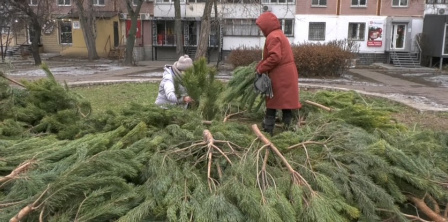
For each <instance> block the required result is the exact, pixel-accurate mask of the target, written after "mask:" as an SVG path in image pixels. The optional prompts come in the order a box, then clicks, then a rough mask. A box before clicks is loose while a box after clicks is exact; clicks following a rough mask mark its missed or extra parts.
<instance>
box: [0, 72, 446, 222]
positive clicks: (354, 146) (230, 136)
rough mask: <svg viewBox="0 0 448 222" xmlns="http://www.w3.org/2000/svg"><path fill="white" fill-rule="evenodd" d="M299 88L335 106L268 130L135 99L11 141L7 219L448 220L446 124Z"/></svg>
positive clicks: (4, 160) (3, 216) (3, 188)
mask: <svg viewBox="0 0 448 222" xmlns="http://www.w3.org/2000/svg"><path fill="white" fill-rule="evenodd" d="M251 75H253V73H251ZM301 96H302V97H303V99H305V100H308V99H309V100H313V101H316V102H319V103H320V104H322V105H325V106H328V107H331V108H332V109H331V110H332V111H331V112H328V111H325V110H322V109H320V108H318V107H315V106H304V109H303V110H301V111H300V112H303V114H302V115H303V116H306V125H304V126H301V128H300V129H299V130H297V131H282V132H279V133H276V134H275V135H274V136H273V137H266V136H265V135H264V134H263V133H261V132H260V131H259V129H258V126H257V125H256V124H254V123H257V122H259V121H260V120H259V119H255V118H251V117H250V116H245V118H246V119H245V121H244V122H243V121H225V122H223V121H213V122H212V124H211V125H203V124H201V121H202V119H203V116H202V114H201V113H200V112H197V111H196V110H183V109H176V108H174V109H170V110H162V109H160V108H158V107H156V106H154V105H146V106H144V105H139V104H131V105H130V107H129V108H128V109H125V110H124V111H122V112H119V113H114V112H108V113H107V114H104V115H101V117H100V116H94V115H93V116H92V117H90V118H86V119H87V120H83V121H81V122H80V123H79V124H80V125H82V126H84V127H81V128H80V129H82V130H84V131H83V132H84V133H83V134H78V135H82V136H79V138H74V139H73V140H60V139H59V138H58V137H57V136H56V135H57V134H54V133H48V134H45V135H39V136H38V137H37V136H32V137H28V138H22V139H16V138H13V137H9V138H4V139H2V140H0V176H1V177H0V221H8V220H9V221H383V220H384V221H385V220H389V221H408V220H420V221H425V220H431V221H444V220H446V219H447V213H448V211H447V210H446V207H447V200H448V192H447V188H446V185H447V181H448V174H447V172H448V164H446V158H447V157H448V156H447V153H448V152H447V149H448V143H447V141H448V134H447V133H446V132H431V131H419V130H412V131H411V130H408V129H407V128H406V127H404V126H403V125H401V124H399V123H396V122H394V121H392V119H391V118H390V112H391V111H393V110H390V109H387V108H385V107H382V106H381V105H378V104H375V105H372V104H373V103H372V102H371V101H370V100H369V99H368V98H364V97H362V96H360V95H358V94H356V93H354V92H342V93H341V92H326V91H321V92H317V93H313V94H304V93H302V95H301ZM336 98H337V99H336ZM201 101H202V100H201ZM232 101H234V100H232ZM246 104H247V103H246ZM222 118H223V117H222V116H219V115H217V116H216V117H215V118H214V119H213V120H218V119H219V120H222ZM232 118H236V117H232ZM2 123H3V122H2ZM87 126H89V127H87Z"/></svg>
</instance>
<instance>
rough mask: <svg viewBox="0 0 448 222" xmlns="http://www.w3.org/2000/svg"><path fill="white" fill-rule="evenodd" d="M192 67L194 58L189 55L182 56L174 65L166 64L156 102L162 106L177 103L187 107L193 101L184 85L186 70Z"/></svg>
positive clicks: (166, 106)
mask: <svg viewBox="0 0 448 222" xmlns="http://www.w3.org/2000/svg"><path fill="white" fill-rule="evenodd" d="M191 67H193V60H191V58H190V57H189V56H188V55H183V56H181V57H180V58H179V60H177V61H176V62H175V63H174V64H173V65H165V67H164V72H163V79H162V81H161V82H160V84H159V93H158V95H157V98H156V101H155V104H157V105H159V106H160V107H162V108H168V107H169V106H176V105H180V106H184V107H185V108H187V106H188V104H189V103H191V102H193V99H192V98H191V97H190V96H188V95H187V92H186V90H185V88H184V87H183V85H182V76H183V74H184V71H185V70H187V69H189V68H191Z"/></svg>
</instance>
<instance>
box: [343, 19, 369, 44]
mask: <svg viewBox="0 0 448 222" xmlns="http://www.w3.org/2000/svg"><path fill="white" fill-rule="evenodd" d="M365 31H366V23H348V37H347V39H348V40H353V41H364V36H365Z"/></svg>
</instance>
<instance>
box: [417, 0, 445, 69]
mask: <svg viewBox="0 0 448 222" xmlns="http://www.w3.org/2000/svg"><path fill="white" fill-rule="evenodd" d="M424 14H425V17H424V21H423V32H422V41H421V42H422V47H423V52H424V54H423V58H424V60H425V62H426V63H427V64H426V65H427V66H430V67H432V66H438V67H439V68H440V69H442V68H443V65H444V58H448V1H446V0H426V5H425V13H424ZM445 63H446V61H445Z"/></svg>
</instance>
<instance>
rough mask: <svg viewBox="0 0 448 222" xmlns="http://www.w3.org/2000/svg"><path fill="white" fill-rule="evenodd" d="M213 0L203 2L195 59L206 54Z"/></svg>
mask: <svg viewBox="0 0 448 222" xmlns="http://www.w3.org/2000/svg"><path fill="white" fill-rule="evenodd" d="M214 2H215V0H210V1H207V2H206V3H205V7H204V14H202V19H201V33H200V35H199V43H198V49H197V51H196V55H195V56H194V59H195V60H197V59H199V58H201V57H206V56H207V49H208V40H209V35H210V15H211V13H212V7H213V4H214Z"/></svg>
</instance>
